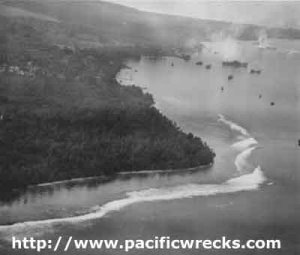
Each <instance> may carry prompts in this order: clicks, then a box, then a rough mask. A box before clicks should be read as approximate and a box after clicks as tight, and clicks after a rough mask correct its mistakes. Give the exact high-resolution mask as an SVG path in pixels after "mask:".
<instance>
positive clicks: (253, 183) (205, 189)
mask: <svg viewBox="0 0 300 255" xmlns="http://www.w3.org/2000/svg"><path fill="white" fill-rule="evenodd" d="M218 120H219V121H220V122H222V123H224V124H225V125H227V126H228V127H229V128H230V129H231V130H232V131H235V132H237V133H238V135H239V136H237V137H239V139H241V135H242V137H243V139H242V140H239V141H238V142H236V143H234V144H233V145H232V147H233V148H234V149H236V150H238V151H239V154H238V155H237V156H236V158H235V162H234V163H235V165H236V168H237V172H238V173H239V174H241V173H242V174H243V175H240V176H238V177H234V178H231V179H229V180H227V181H225V182H223V183H221V184H197V183H188V184H184V185H178V186H173V187H164V188H150V189H144V190H140V191H133V192H127V193H126V197H125V198H122V199H118V200H114V201H111V202H108V203H106V204H104V205H102V206H98V207H96V208H95V207H94V208H93V211H92V212H90V213H87V214H85V215H79V216H72V217H66V218H57V219H47V220H39V221H28V222H23V223H16V224H13V225H4V226H0V234H1V233H4V234H5V237H7V238H10V236H9V234H11V235H16V234H18V233H19V234H21V235H22V234H24V233H25V232H28V231H30V230H31V231H32V232H35V233H39V230H40V231H41V232H44V231H45V230H47V231H48V230H49V227H51V226H57V225H60V224H66V223H70V224H77V223H80V222H86V221H89V220H94V219H99V218H102V217H104V216H105V215H107V214H109V213H111V212H115V211H120V210H121V209H123V208H125V207H127V206H130V205H132V204H136V203H141V202H151V201H164V200H175V199H183V198H191V197H201V196H203V197H206V196H213V195H217V194H229V193H235V192H241V191H250V190H256V189H258V188H259V187H260V185H261V184H263V183H264V182H265V181H266V178H265V176H264V174H263V171H262V169H261V167H260V166H257V167H255V168H253V171H252V172H250V173H249V166H250V163H249V162H248V158H249V157H250V155H251V153H252V151H253V150H255V148H256V146H257V144H258V142H257V141H256V140H255V139H254V138H253V137H251V136H250V134H249V133H248V131H247V130H246V129H245V128H243V127H241V126H239V125H238V124H236V123H234V122H232V121H230V120H227V119H226V118H225V117H224V116H223V115H219V119H218ZM46 227H47V228H46Z"/></svg>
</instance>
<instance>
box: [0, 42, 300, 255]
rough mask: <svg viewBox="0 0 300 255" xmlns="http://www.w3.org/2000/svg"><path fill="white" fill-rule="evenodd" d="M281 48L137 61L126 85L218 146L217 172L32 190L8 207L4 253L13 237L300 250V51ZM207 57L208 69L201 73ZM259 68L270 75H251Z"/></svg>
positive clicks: (0, 232) (290, 45)
mask: <svg viewBox="0 0 300 255" xmlns="http://www.w3.org/2000/svg"><path fill="white" fill-rule="evenodd" d="M272 45H273V46H275V47H276V49H263V48H259V47H258V46H257V45H256V44H255V43H253V42H235V44H234V45H233V46H232V45H231V43H228V42H226V43H225V44H224V43H223V42H222V43H207V44H206V48H205V49H204V50H203V51H202V52H199V53H198V54H195V55H193V58H192V60H190V61H184V60H182V59H178V58H160V59H153V58H146V57H144V58H142V59H141V60H140V61H129V62H128V63H127V64H128V65H129V66H130V67H131V69H124V70H123V71H122V72H121V73H120V74H119V76H118V80H119V81H120V82H121V83H122V84H125V85H130V84H136V85H139V86H141V87H145V90H146V91H149V92H150V93H151V94H153V95H154V98H155V101H156V104H157V107H158V108H159V109H160V110H161V111H162V112H163V113H164V114H166V115H167V116H168V117H169V118H171V119H173V120H175V121H176V122H177V123H178V124H179V126H180V127H182V128H183V129H184V130H185V131H189V132H193V133H195V134H196V135H199V136H200V137H201V138H203V139H204V140H205V141H207V142H208V143H209V145H211V147H212V148H214V150H215V151H216V154H217V157H216V162H215V164H214V165H213V166H212V167H211V168H210V169H207V170H203V169H201V170H200V169H199V170H198V171H184V172H176V173H167V174H161V173H153V174H143V175H134V174H133V175H124V176H120V178H118V179H116V180H114V181H107V182H102V181H101V180H98V181H97V180H87V181H81V182H80V183H79V184H68V185H67V184H57V185H48V186H41V187H37V188H32V189H31V190H29V191H27V192H25V193H23V194H21V195H20V196H18V197H17V198H16V199H14V200H11V201H10V202H3V203H2V204H1V206H0V223H1V225H2V226H0V238H1V241H0V243H1V245H2V246H1V248H0V254H13V253H12V252H11V251H10V250H9V243H6V241H9V240H10V237H11V235H17V236H19V237H22V236H38V237H40V238H42V237H43V238H50V239H51V238H57V236H59V235H62V236H68V235H73V236H74V238H78V239H120V240H123V239H151V238H153V237H154V236H171V237H172V238H179V239H208V238H212V239H213V238H220V237H221V236H227V237H228V238H231V239H236V238H238V239H242V240H246V239H281V240H282V246H283V248H282V249H281V250H279V251H266V250H262V251H253V250H252V251H246V250H239V251H234V252H231V251H228V250H227V251H204V250H201V251H192V250H185V251H182V250H181V251H179V250H178V251H176V250H174V251H149V250H148V251H145V250H136V251H131V252H130V253H129V254H232V253H233V254H285V255H287V254H288V255H293V254H295V255H296V254H298V253H300V247H299V229H300V219H299V209H300V207H299V199H300V198H299V194H300V193H299V191H300V190H299V189H300V185H299V184H300V178H299V171H300V157H299V156H300V148H299V147H297V142H298V139H300V119H299V116H300V114H299V113H300V112H299V110H300V105H299V94H300V93H299V92H300V91H299V90H300V69H299V66H300V52H299V50H300V43H299V41H293V42H291V41H279V40H278V41H273V42H272ZM232 56H234V57H236V58H238V59H240V60H242V61H247V62H248V63H249V65H248V68H233V67H222V60H223V59H224V58H226V57H232ZM200 60H201V61H203V63H204V65H203V66H198V65H196V64H195V63H196V62H197V61H200ZM172 63H173V66H172ZM206 64H211V65H212V66H211V69H206V68H205V65H206ZM251 68H254V69H260V70H262V72H261V74H250V73H249V71H250V69H251ZM228 75H233V79H232V80H228ZM222 88H223V89H222ZM272 102H274V105H273V106H272V105H271V103H272ZM17 222H19V223H20V224H15V225H11V226H7V225H8V224H13V223H17ZM22 222H27V223H26V224H23V223H22ZM1 252H2V253H1ZM18 254H19V253H18ZM22 254H34V253H33V252H32V251H31V252H29V251H28V252H26V251H24V252H22ZM42 254H52V253H50V252H49V251H48V252H45V253H42ZM58 254H60V253H58ZM63 254H124V252H122V251H118V250H115V251H105V252H104V251H88V252H86V253H85V252H83V251H74V250H72V251H69V252H67V253H63Z"/></svg>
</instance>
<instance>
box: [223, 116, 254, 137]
mask: <svg viewBox="0 0 300 255" xmlns="http://www.w3.org/2000/svg"><path fill="white" fill-rule="evenodd" d="M218 116H219V121H220V122H223V123H224V124H225V125H228V126H229V127H230V128H231V129H232V130H234V131H237V132H239V133H241V134H242V135H244V136H249V134H248V131H247V130H246V129H245V128H243V127H241V126H239V125H238V124H236V123H234V122H232V121H230V120H227V119H226V118H225V117H224V115H222V114H219V115H218Z"/></svg>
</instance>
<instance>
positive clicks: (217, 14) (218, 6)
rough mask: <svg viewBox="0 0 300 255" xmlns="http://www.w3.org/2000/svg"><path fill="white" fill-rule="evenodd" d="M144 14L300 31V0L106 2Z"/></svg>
mask: <svg viewBox="0 0 300 255" xmlns="http://www.w3.org/2000/svg"><path fill="white" fill-rule="evenodd" d="M105 1H107V2H114V3H118V4H121V5H125V6H130V7H134V8H136V9H139V10H142V11H150V12H156V13H164V14H172V15H180V16H187V17H193V18H199V19H210V20H219V21H228V22H233V23H243V24H255V25H265V26H270V27H293V28H300V15H299V13H300V1H221V0H219V1H210V0H185V1H180V0H105Z"/></svg>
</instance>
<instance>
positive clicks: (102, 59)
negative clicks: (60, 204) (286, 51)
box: [0, 0, 300, 190]
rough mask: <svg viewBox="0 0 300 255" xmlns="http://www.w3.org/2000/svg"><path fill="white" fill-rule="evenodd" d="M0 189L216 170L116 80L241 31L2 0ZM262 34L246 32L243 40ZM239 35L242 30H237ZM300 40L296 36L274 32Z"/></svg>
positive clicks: (150, 103)
mask: <svg viewBox="0 0 300 255" xmlns="http://www.w3.org/2000/svg"><path fill="white" fill-rule="evenodd" d="M0 7H1V8H0V92H1V96H0V157H1V159H0V189H2V190H11V189H13V188H20V187H26V186H28V185H32V184H38V183H44V182H51V181H59V180H64V179H71V178H79V177H87V176H88V177H90V176H99V175H106V176H114V175H115V174H116V173H118V172H124V171H125V172H126V171H140V170H145V169H147V170H155V169H160V170H164V169H179V168H190V167H196V166H199V165H208V164H211V163H212V162H213V160H214V157H215V153H214V152H213V150H212V149H211V148H210V147H209V146H208V145H207V144H206V143H205V142H204V141H202V139H201V138H199V137H196V136H194V135H193V134H191V133H189V134H186V133H184V132H183V131H182V130H181V129H180V128H179V127H178V126H177V125H176V123H174V122H172V121H171V120H169V119H168V118H167V117H166V116H164V115H163V114H162V113H161V112H160V111H159V110H158V109H156V108H155V107H154V100H153V98H152V96H151V95H150V94H148V93H144V92H143V90H142V89H141V88H140V87H138V86H134V85H133V86H126V87H125V86H121V85H120V84H118V82H117V81H116V80H115V77H116V74H117V73H118V72H119V71H120V69H121V68H124V67H125V66H124V65H123V63H124V62H125V60H127V59H130V58H140V57H141V56H142V55H149V56H153V57H161V56H163V55H176V56H180V57H182V58H184V59H187V60H188V59H189V57H190V56H189V55H187V54H186V50H191V49H192V50H201V47H202V46H201V43H200V42H201V41H202V40H207V39H209V38H210V37H211V36H212V34H215V33H220V32H222V33H225V34H228V35H233V32H234V31H236V29H234V25H233V24H230V23H226V22H216V21H205V20H196V19H192V18H183V17H177V16H168V15H161V14H153V13H146V12H141V11H138V10H135V9H132V8H128V7H124V6H121V5H116V4H110V3H105V2H100V1H99V2H89V1H84V2H83V1H82V2H76V1H75V2H74V1H68V0H67V1H55V0H54V1H53V0H51V1H50V0H45V1H29V0H28V1H26V0H25V1H15V2H11V1H4V0H1V1H0ZM262 29H264V28H262V27H258V26H252V25H243V26H241V25H239V34H234V35H235V36H236V38H238V39H244V40H245V39H251V40H252V39H257V33H259V31H261V30H262ZM234 33H235V32H234ZM266 33H267V34H268V36H270V37H277V38H290V39H291V38H292V39H297V38H300V31H299V30H295V29H294V30H291V29H289V30H283V29H277V28H274V29H270V28H269V29H267V30H266Z"/></svg>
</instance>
